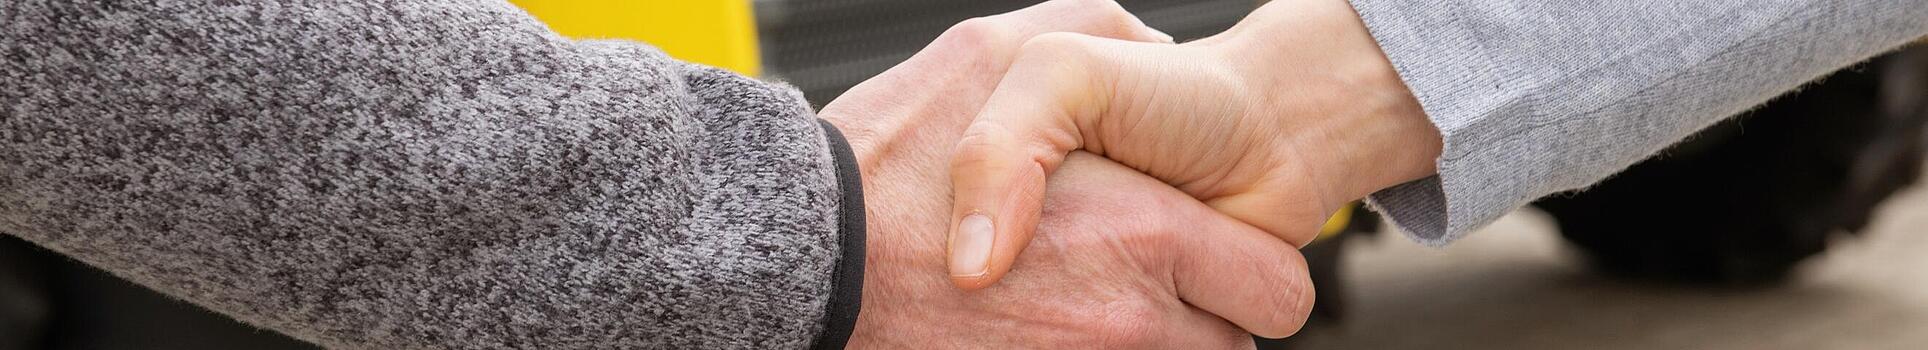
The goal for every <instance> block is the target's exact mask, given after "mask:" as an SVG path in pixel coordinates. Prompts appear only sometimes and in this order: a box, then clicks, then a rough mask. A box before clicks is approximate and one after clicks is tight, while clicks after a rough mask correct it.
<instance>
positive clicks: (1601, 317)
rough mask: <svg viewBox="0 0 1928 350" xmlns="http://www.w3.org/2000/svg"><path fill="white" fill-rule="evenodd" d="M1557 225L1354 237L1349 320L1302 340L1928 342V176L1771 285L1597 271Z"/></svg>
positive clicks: (1634, 345)
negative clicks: (1698, 284)
mask: <svg viewBox="0 0 1928 350" xmlns="http://www.w3.org/2000/svg"><path fill="white" fill-rule="evenodd" d="M1551 225H1552V223H1551V222H1550V221H1548V219H1547V218H1546V217H1545V216H1544V215H1543V214H1540V213H1537V212H1522V213H1516V214H1514V215H1512V216H1510V217H1507V218H1506V219H1504V220H1502V221H1501V222H1500V223H1498V224H1495V225H1493V226H1492V227H1491V228H1488V229H1486V230H1484V231H1482V232H1479V233H1476V234H1474V235H1473V236H1472V237H1471V238H1468V239H1466V240H1464V241H1462V242H1460V243H1457V244H1454V245H1452V246H1450V247H1448V248H1446V249H1431V248H1425V247H1421V246H1418V245H1416V244H1414V243H1412V242H1410V241H1408V240H1406V239H1405V238H1403V237H1398V236H1396V235H1383V236H1381V237H1378V238H1376V239H1365V240H1363V241H1361V242H1357V243H1359V244H1356V245H1354V246H1353V247H1349V248H1350V249H1352V250H1351V251H1349V252H1347V255H1348V256H1347V260H1346V262H1345V263H1346V264H1348V265H1346V267H1347V268H1349V270H1348V271H1346V273H1345V274H1346V277H1347V279H1348V280H1347V283H1350V284H1351V285H1352V286H1353V287H1352V288H1353V289H1352V293H1353V294H1352V295H1351V298H1352V299H1351V305H1350V306H1351V308H1352V309H1351V310H1350V311H1351V313H1350V314H1349V315H1348V317H1349V319H1347V320H1346V321H1345V322H1344V323H1343V324H1342V325H1340V326H1337V327H1331V328H1321V329H1308V330H1307V331H1306V332H1305V333H1303V334H1301V337H1298V338H1299V339H1298V340H1299V341H1300V345H1302V346H1301V347H1300V348H1305V349H1750V350H1752V349H1928V188H1922V187H1917V188H1915V189H1914V190H1912V191H1910V192H1908V193H1905V194H1902V195H1900V196H1898V197H1896V198H1894V199H1892V200H1891V202H1889V203H1888V204H1887V206H1886V207H1885V208H1883V210H1882V214H1881V215H1880V219H1879V220H1878V221H1877V223H1876V224H1874V225H1873V226H1872V227H1871V231H1869V232H1867V233H1868V234H1867V235H1866V236H1863V237H1860V238H1845V237H1844V238H1843V239H1840V240H1837V241H1836V242H1834V243H1833V246H1832V247H1831V248H1829V251H1828V252H1827V253H1824V255H1822V256H1819V257H1816V258H1814V259H1813V260H1811V261H1809V262H1808V263H1807V264H1806V265H1805V266H1803V267H1802V270H1801V274H1800V275H1799V277H1797V278H1795V279H1794V280H1793V281H1792V282H1791V283H1789V284H1787V285H1786V286H1782V287H1775V288H1768V289H1759V288H1755V289H1720V288H1693V287H1681V286H1673V285H1664V284H1652V283H1639V282H1629V281H1622V280H1615V279H1609V278H1604V277H1598V276H1596V275H1594V274H1592V273H1589V272H1588V271H1586V270H1585V269H1584V266H1583V265H1582V264H1581V263H1580V261H1579V259H1577V258H1576V255H1575V254H1574V252H1572V251H1570V249H1571V248H1569V247H1567V246H1564V243H1563V242H1561V240H1560V238H1559V237H1557V236H1556V235H1555V234H1554V233H1553V232H1552V231H1551V230H1552V226H1551Z"/></svg>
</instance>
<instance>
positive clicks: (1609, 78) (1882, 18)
mask: <svg viewBox="0 0 1928 350" xmlns="http://www.w3.org/2000/svg"><path fill="white" fill-rule="evenodd" d="M1351 2H1352V5H1353V8H1354V9H1357V10H1358V11H1359V14H1360V16H1361V17H1362V18H1364V19H1365V22H1366V26H1367V27H1368V28H1369V29H1371V31H1372V35H1373V37H1374V38H1375V39H1376V40H1378V42H1379V45H1380V47H1381V48H1383V49H1384V50H1385V52H1386V55H1387V56H1388V57H1390V58H1391V59H1392V62H1393V65H1394V66H1395V67H1396V68H1397V69H1398V70H1399V75H1400V77H1402V78H1403V79H1404V80H1405V81H1406V84H1407V85H1408V86H1410V87H1411V88H1412V91H1413V93H1414V94H1416V95H1418V97H1419V102H1420V104H1421V105H1422V106H1423V107H1424V108H1425V110H1426V113H1427V114H1428V115H1429V117H1430V118H1431V119H1432V121H1433V123H1434V125H1436V126H1438V127H1439V130H1440V132H1441V134H1442V136H1444V141H1445V149H1444V153H1443V154H1441V156H1440V158H1439V161H1438V165H1439V175H1438V176H1435V177H1431V178H1427V179H1423V180H1419V181H1415V182H1412V183H1407V184H1404V185H1400V186H1397V187H1393V188H1391V189H1387V190H1384V191H1380V192H1379V193H1376V194H1374V195H1372V196H1371V198H1370V199H1369V202H1370V203H1371V204H1373V205H1374V206H1376V207H1377V208H1378V209H1379V210H1380V211H1382V212H1385V213H1387V214H1388V216H1389V217H1390V218H1391V220H1392V222H1393V223H1394V224H1396V225H1397V226H1399V227H1400V228H1402V229H1403V230H1404V231H1406V232H1407V233H1408V234H1409V235H1411V236H1412V237H1413V238H1415V239H1417V240H1419V241H1421V242H1423V243H1428V244H1433V245H1442V244H1445V243H1446V242H1449V241H1452V240H1454V239H1457V238H1459V237H1461V236H1463V235H1465V234H1466V233H1467V232H1469V231H1471V230H1473V229H1475V228H1478V227H1480V226H1483V225H1485V224H1487V223H1490V222H1492V221H1493V220H1495V219H1498V218H1499V217H1500V216H1501V215H1503V214H1505V213H1507V212H1509V211H1512V210H1513V209H1515V208H1518V207H1520V206H1522V205H1525V204H1526V203H1527V202H1529V201H1532V200H1533V199H1536V198H1539V197H1541V196H1545V195H1547V194H1551V193H1554V192H1558V191H1563V190H1569V189H1575V188H1580V187H1583V186H1587V185H1590V184H1593V183H1595V182H1598V181H1600V180H1601V179H1604V178H1606V177H1607V176H1609V175H1612V174H1613V173H1615V172H1618V171H1620V170H1621V169H1625V168H1626V167H1627V166H1630V165H1632V164H1633V163H1635V162H1638V161H1639V160H1641V159H1642V158H1645V157H1647V156H1648V155H1650V154H1653V153H1654V152H1658V151H1659V150H1661V149H1662V148H1664V147H1666V146H1667V145H1669V144H1672V143H1674V142H1677V141H1679V140H1681V139H1683V138H1686V137H1687V136H1688V135H1691V134H1692V133H1694V132H1695V131H1698V130H1700V129H1703V128H1705V127H1707V126H1709V125H1712V124H1713V123H1714V122H1716V121H1719V120H1720V119H1721V118H1724V117H1727V116H1730V115H1734V114H1737V113H1739V112H1741V111H1744V110H1746V109H1748V108H1752V107H1753V106H1756V105H1759V104H1760V103H1762V102H1765V101H1767V100H1768V99H1770V98H1772V97H1774V96H1775V95H1779V94H1781V93H1783V92H1786V91H1788V90H1791V89H1794V88H1796V87H1798V86H1799V85H1801V84H1803V83H1805V82H1807V81H1810V80H1813V79H1815V78H1817V77H1820V76H1822V75H1824V74H1827V73H1829V72H1833V71H1835V70H1838V69H1840V68H1842V67H1844V66H1847V65H1850V64H1853V63H1855V62H1859V61H1862V60H1865V59H1867V58H1869V57H1872V56H1874V55H1876V54H1879V53H1881V52H1884V51H1887V50H1891V49H1893V48H1895V47H1897V46H1900V45H1902V44H1903V43H1906V42H1908V41H1910V40H1913V39H1915V38H1918V37H1921V36H1923V35H1928V0H1855V1H1830V0H1718V1H1678V0H1623V1H1544V0H1351ZM1629 219H1632V220H1638V218H1629Z"/></svg>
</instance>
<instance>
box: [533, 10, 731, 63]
mask: <svg viewBox="0 0 1928 350" xmlns="http://www.w3.org/2000/svg"><path fill="white" fill-rule="evenodd" d="M510 2H511V3H514V4H516V6H521V7H522V9H524V10H527V11H529V14H531V15H534V16H535V17H536V18H537V19H541V20H542V21H543V22H544V23H548V24H549V28H550V29H553V30H555V31H556V32H557V33H561V34H562V35H565V36H568V37H571V38H583V39H629V40H635V41H641V42H647V43H649V44H650V45H655V46H656V47H657V48H660V49H662V50H663V52H667V53H669V55H670V56H672V57H676V58H677V59H680V60H684V61H690V62H696V63H702V64H707V65H711V66H716V67H720V68H723V69H729V70H731V71H735V72H737V73H742V74H744V75H752V76H754V75H759V74H762V70H763V65H762V62H760V61H761V60H760V59H759V54H758V52H757V38H756V16H755V15H754V14H753V13H751V12H750V2H749V0H736V1H732V0H511V1H510Z"/></svg>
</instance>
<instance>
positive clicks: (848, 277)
mask: <svg viewBox="0 0 1928 350" xmlns="http://www.w3.org/2000/svg"><path fill="white" fill-rule="evenodd" d="M817 123H819V124H822V125H823V135H824V138H825V139H827V140H826V141H828V143H829V144H830V154H831V155H832V157H833V158H835V159H836V162H837V185H838V187H839V188H840V189H842V190H843V201H842V202H843V208H842V212H843V213H842V216H841V217H840V218H839V219H838V220H837V222H838V224H837V226H838V228H837V229H838V231H840V232H843V240H842V243H840V244H838V246H839V247H840V248H842V251H843V258H842V259H841V261H839V262H838V263H837V270H836V271H835V272H833V273H832V279H831V292H830V293H831V294H830V305H829V308H828V309H827V310H825V312H824V317H823V332H822V333H818V334H817V341H816V342H815V345H813V346H811V347H810V348H812V349H843V348H844V344H846V343H848V342H849V341H850V333H851V331H852V330H855V329H856V328H857V313H858V311H860V310H858V309H859V307H860V306H862V304H863V300H864V186H863V185H864V177H863V173H861V172H858V170H857V156H856V154H853V153H851V152H850V143H849V142H846V141H844V137H843V133H842V132H838V131H837V127H836V126H835V125H830V122H828V121H824V120H822V119H818V120H817Z"/></svg>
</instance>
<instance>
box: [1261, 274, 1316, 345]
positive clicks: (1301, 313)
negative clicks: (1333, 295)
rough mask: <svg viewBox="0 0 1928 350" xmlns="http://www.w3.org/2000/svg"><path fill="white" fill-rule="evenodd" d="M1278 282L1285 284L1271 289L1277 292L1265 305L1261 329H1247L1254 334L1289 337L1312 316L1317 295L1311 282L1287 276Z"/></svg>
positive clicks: (1267, 336) (1268, 336)
mask: <svg viewBox="0 0 1928 350" xmlns="http://www.w3.org/2000/svg"><path fill="white" fill-rule="evenodd" d="M1287 266H1290V265H1287ZM1299 276H1303V275H1299ZM1278 283H1282V284H1284V285H1281V286H1273V287H1279V288H1272V289H1270V290H1274V291H1277V292H1276V293H1271V297H1270V298H1267V300H1266V301H1265V302H1266V305H1263V307H1266V309H1267V312H1266V314H1265V318H1264V319H1263V320H1262V321H1261V323H1262V324H1261V325H1259V326H1258V327H1257V328H1260V329H1249V330H1247V331H1250V332H1252V334H1253V335H1257V336H1260V337H1266V338H1273V339H1277V338H1284V337H1289V336H1292V335H1293V334H1296V333H1298V332H1299V328H1300V327H1303V326H1305V321H1306V317H1309V316H1311V311H1312V303H1313V301H1314V298H1316V297H1317V296H1316V295H1315V294H1314V293H1315V292H1314V291H1313V289H1312V285H1311V283H1310V282H1309V281H1307V280H1305V279H1303V278H1286V279H1283V280H1281V282H1278Z"/></svg>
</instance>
